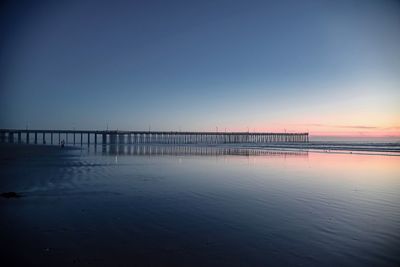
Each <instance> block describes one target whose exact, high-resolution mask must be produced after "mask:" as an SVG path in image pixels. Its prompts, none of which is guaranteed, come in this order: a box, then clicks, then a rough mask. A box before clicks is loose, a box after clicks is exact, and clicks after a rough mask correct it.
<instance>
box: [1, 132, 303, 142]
mask: <svg viewBox="0 0 400 267" xmlns="http://www.w3.org/2000/svg"><path fill="white" fill-rule="evenodd" d="M62 141H64V142H65V143H66V144H81V145H83V144H88V145H89V144H232V143H306V142H308V141H309V135H308V133H269V132H174V131H116V130H30V129H0V142H2V143H5V142H6V143H26V144H57V143H61V142H62Z"/></svg>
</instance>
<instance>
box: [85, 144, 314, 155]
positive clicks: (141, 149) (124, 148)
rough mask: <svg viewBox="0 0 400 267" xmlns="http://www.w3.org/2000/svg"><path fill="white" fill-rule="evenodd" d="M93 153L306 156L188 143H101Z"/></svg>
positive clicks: (276, 151) (305, 153) (300, 153)
mask: <svg viewBox="0 0 400 267" xmlns="http://www.w3.org/2000/svg"><path fill="white" fill-rule="evenodd" d="M91 150H93V151H94V153H95V154H97V153H101V154H103V155H132V156H162V155H170V156H190V155H193V156H226V155H238V156H271V157H308V152H307V151H282V150H265V149H257V148H246V147H223V146H221V147H218V146H188V145H178V146H170V145H102V146H101V147H100V146H94V148H91Z"/></svg>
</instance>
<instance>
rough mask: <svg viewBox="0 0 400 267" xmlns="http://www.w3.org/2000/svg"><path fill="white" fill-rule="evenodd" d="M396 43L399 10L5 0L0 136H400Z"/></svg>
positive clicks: (348, 3)
mask: <svg viewBox="0 0 400 267" xmlns="http://www.w3.org/2000/svg"><path fill="white" fill-rule="evenodd" d="M399 44H400V2H399V1H389V0H376V1H368V0H359V1H352V0H344V1H341V0H338V1H324V0H321V1H315V0H309V1H307V0H305V1H297V0H292V1H289V0H283V1H282V0H281V1H266V0H264V1H249V0H246V1H205V0H204V1H172V0H171V1H151V0H147V1H101V0H80V1H74V0H72V1H22V0H19V1H8V2H7V1H6V2H3V4H2V6H1V8H0V128H29V129H37V128H40V129H43V128H44V129H54V128H62V129H74V128H75V129H106V128H107V127H108V129H120V130H148V129H151V130H182V131H183V130H190V131H214V130H218V131H257V132H261V131H279V132H283V131H287V132H291V131H292V132H310V133H311V134H312V135H325V136H360V137H362V136H400V104H399V103H400V45H399Z"/></svg>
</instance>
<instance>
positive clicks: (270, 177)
mask: <svg viewBox="0 0 400 267" xmlns="http://www.w3.org/2000/svg"><path fill="white" fill-rule="evenodd" d="M211 150H212V151H208V150H207V149H205V150H203V149H195V151H194V152H195V153H193V151H190V150H187V149H185V148H184V147H178V148H177V149H169V148H166V149H165V150H162V149H161V150H160V147H158V148H156V149H155V150H152V149H151V148H140V149H137V150H135V149H125V148H124V149H121V150H114V149H108V150H102V149H99V150H94V151H93V150H91V151H88V150H86V149H83V150H80V149H72V148H64V149H61V148H60V147H56V146H55V147H51V146H35V145H30V146H18V145H2V146H1V147H0V170H1V180H0V191H1V192H9V191H15V192H18V193H20V194H21V195H22V197H20V198H10V199H7V198H0V216H1V221H0V229H1V233H0V234H1V241H0V242H1V248H2V265H3V263H5V264H4V266H293V265H303V266H327V265H331V266H339V265H340V266H397V265H398V263H399V262H400V258H399V256H398V255H400V254H398V253H397V252H398V247H400V243H399V240H400V239H399V237H400V236H399V233H400V231H399V230H400V214H399V210H400V201H399V195H398V192H399V190H400V181H399V179H398V177H399V176H398V175H399V173H400V170H399V167H398V166H399V164H398V163H400V162H399V160H400V158H399V157H385V156H370V155H340V154H329V153H326V154H314V153H310V154H309V153H292V152H279V153H278V152H276V151H275V152H273V153H255V152H251V153H242V152H240V153H238V151H236V150H232V151H231V150H223V151H222V152H218V153H216V152H215V151H214V150H215V149H211ZM135 151H136V152H135ZM152 151H153V152H152ZM176 151H178V152H179V153H177V152H176ZM204 151H205V152H204ZM191 153H192V155H191ZM231 153H233V154H231ZM207 154H209V155H207Z"/></svg>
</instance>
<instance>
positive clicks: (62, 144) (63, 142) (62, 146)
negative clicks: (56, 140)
mask: <svg viewBox="0 0 400 267" xmlns="http://www.w3.org/2000/svg"><path fill="white" fill-rule="evenodd" d="M64 145H65V141H64V140H62V141H61V148H64Z"/></svg>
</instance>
